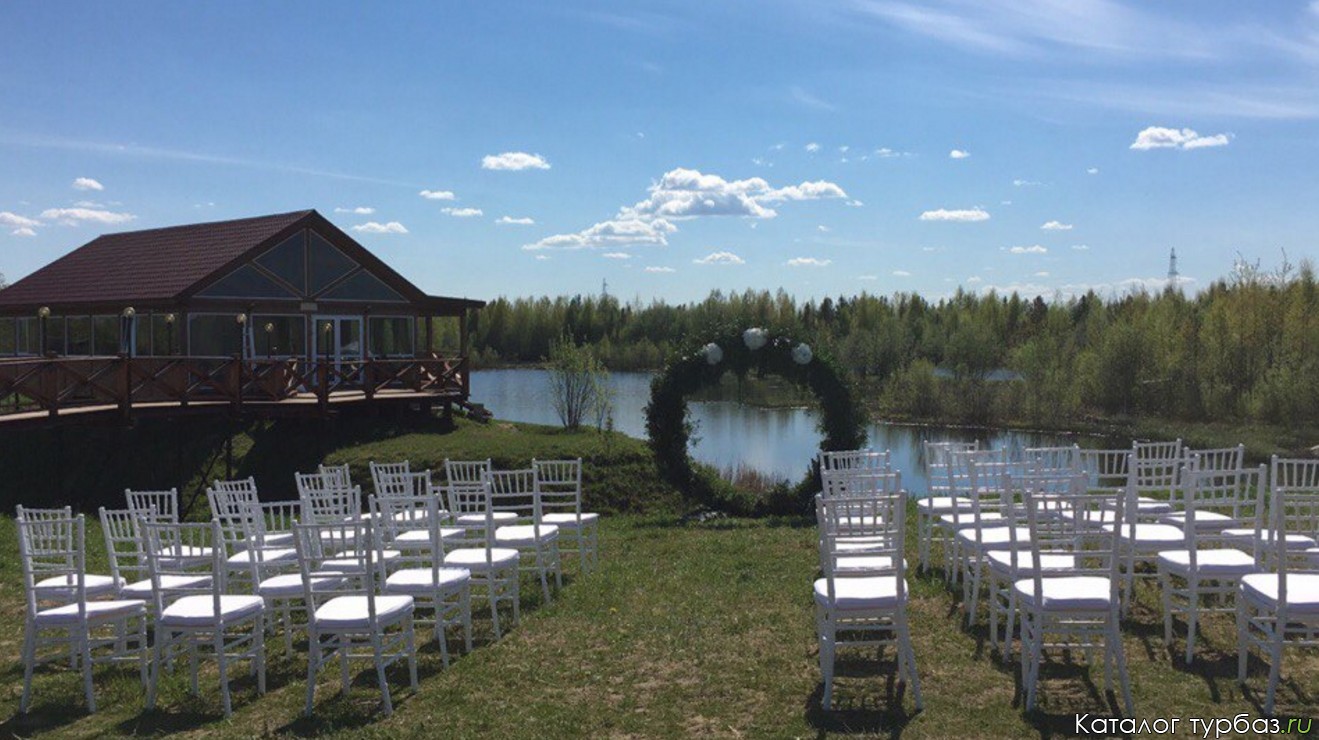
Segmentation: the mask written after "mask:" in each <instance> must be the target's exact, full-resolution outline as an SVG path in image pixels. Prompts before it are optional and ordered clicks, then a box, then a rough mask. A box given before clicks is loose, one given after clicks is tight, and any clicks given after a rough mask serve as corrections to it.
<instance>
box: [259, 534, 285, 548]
mask: <svg viewBox="0 0 1319 740" xmlns="http://www.w3.org/2000/svg"><path fill="white" fill-rule="evenodd" d="M261 543H262V544H263V545H265V546H266V547H293V533H292V532H266V534H265V536H264V537H262V538H261Z"/></svg>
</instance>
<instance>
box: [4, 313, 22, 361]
mask: <svg viewBox="0 0 1319 740" xmlns="http://www.w3.org/2000/svg"><path fill="white" fill-rule="evenodd" d="M15 323H17V322H15V321H14V319H11V318H3V319H0V355H12V354H16V353H17V348H18V345H17V344H15V342H14V339H15V337H14V324H15Z"/></svg>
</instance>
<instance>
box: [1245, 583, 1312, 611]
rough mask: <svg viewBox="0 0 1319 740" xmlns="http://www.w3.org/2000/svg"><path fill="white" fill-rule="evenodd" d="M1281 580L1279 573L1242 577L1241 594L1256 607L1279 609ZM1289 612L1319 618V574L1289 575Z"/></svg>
mask: <svg viewBox="0 0 1319 740" xmlns="http://www.w3.org/2000/svg"><path fill="white" fill-rule="evenodd" d="M1279 580H1280V577H1279V576H1278V574H1277V573H1251V574H1250V575H1248V576H1242V578H1241V593H1242V595H1244V596H1245V597H1246V598H1247V599H1248V600H1250V601H1251V602H1253V603H1255V604H1256V605H1259V606H1265V607H1268V608H1270V609H1277V608H1278V586H1279V583H1278V582H1279ZM1287 611H1288V613H1289V614H1298V615H1300V614H1304V615H1306V616H1307V617H1319V573H1288V574H1287Z"/></svg>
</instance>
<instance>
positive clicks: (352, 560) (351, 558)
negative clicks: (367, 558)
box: [321, 550, 403, 573]
mask: <svg viewBox="0 0 1319 740" xmlns="http://www.w3.org/2000/svg"><path fill="white" fill-rule="evenodd" d="M402 554H403V553H401V552H399V551H398V550H385V551H383V552H381V553H380V556H381V557H382V558H384V561H385V562H386V563H388V562H389V561H391V560H397V559H398V558H399V557H400V556H401V555H402ZM374 561H375V559H374V557H373V562H374ZM362 562H363V560H362V554H361V553H339V554H338V555H336V556H335V557H332V558H330V559H329V560H324V561H322V562H321V569H322V570H337V571H340V572H342V573H355V572H360V571H361V570H362Z"/></svg>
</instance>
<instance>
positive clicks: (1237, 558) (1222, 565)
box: [1159, 549, 1259, 579]
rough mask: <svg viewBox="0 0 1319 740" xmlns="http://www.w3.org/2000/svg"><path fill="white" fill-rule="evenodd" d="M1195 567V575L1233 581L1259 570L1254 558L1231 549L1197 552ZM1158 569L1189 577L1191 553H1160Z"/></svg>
mask: <svg viewBox="0 0 1319 740" xmlns="http://www.w3.org/2000/svg"><path fill="white" fill-rule="evenodd" d="M1195 566H1196V573H1198V574H1199V575H1200V576H1201V577H1204V578H1222V579H1235V578H1240V577H1241V576H1244V575H1246V574H1248V573H1254V572H1256V571H1258V570H1259V566H1258V565H1256V564H1255V558H1253V557H1251V556H1249V555H1247V554H1246V553H1244V552H1242V551H1240V550H1232V549H1215V550H1197V551H1196V553H1195ZM1159 567H1160V568H1162V569H1164V570H1167V571H1168V572H1169V573H1176V574H1178V575H1189V574H1190V572H1191V553H1190V551H1189V550H1166V551H1164V552H1160V553H1159Z"/></svg>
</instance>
